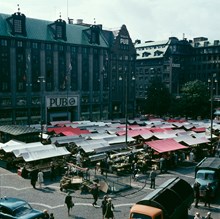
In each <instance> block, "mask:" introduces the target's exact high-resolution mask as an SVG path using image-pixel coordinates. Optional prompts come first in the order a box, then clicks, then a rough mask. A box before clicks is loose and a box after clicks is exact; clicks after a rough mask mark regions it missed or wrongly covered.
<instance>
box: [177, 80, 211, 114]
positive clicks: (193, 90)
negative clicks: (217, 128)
mask: <svg viewBox="0 0 220 219" xmlns="http://www.w3.org/2000/svg"><path fill="white" fill-rule="evenodd" d="M209 99H210V94H209V92H208V90H207V86H206V84H205V83H203V82H202V81H199V80H195V81H190V82H187V83H186V84H185V85H184V86H183V87H182V89H181V98H180V100H179V102H178V104H179V106H178V108H179V110H180V114H182V115H186V116H189V117H193V118H196V117H197V116H202V117H203V118H204V117H206V116H207V115H208V112H209V108H210V103H209Z"/></svg>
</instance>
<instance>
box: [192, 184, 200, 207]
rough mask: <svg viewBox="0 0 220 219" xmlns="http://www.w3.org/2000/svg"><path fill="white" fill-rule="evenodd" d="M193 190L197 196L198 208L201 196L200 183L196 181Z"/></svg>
mask: <svg viewBox="0 0 220 219" xmlns="http://www.w3.org/2000/svg"><path fill="white" fill-rule="evenodd" d="M193 190H194V198H195V208H198V204H199V198H200V194H199V191H200V183H198V182H195V183H194V185H193Z"/></svg>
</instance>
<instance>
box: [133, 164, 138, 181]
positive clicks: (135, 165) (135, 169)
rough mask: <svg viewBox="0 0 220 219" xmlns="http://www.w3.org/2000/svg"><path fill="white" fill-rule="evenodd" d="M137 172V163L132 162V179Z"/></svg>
mask: <svg viewBox="0 0 220 219" xmlns="http://www.w3.org/2000/svg"><path fill="white" fill-rule="evenodd" d="M137 173H138V166H137V163H135V162H134V164H133V179H136V174H137Z"/></svg>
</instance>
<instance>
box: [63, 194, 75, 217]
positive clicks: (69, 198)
mask: <svg viewBox="0 0 220 219" xmlns="http://www.w3.org/2000/svg"><path fill="white" fill-rule="evenodd" d="M65 204H66V206H67V212H68V216H70V209H72V207H73V206H74V204H73V200H72V196H71V195H70V193H67V196H66V198H65Z"/></svg>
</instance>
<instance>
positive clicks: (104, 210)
mask: <svg viewBox="0 0 220 219" xmlns="http://www.w3.org/2000/svg"><path fill="white" fill-rule="evenodd" d="M107 203H108V196H107V195H105V196H104V197H103V200H102V206H101V207H102V216H103V217H102V218H103V219H104V218H105V212H106V205H107Z"/></svg>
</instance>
